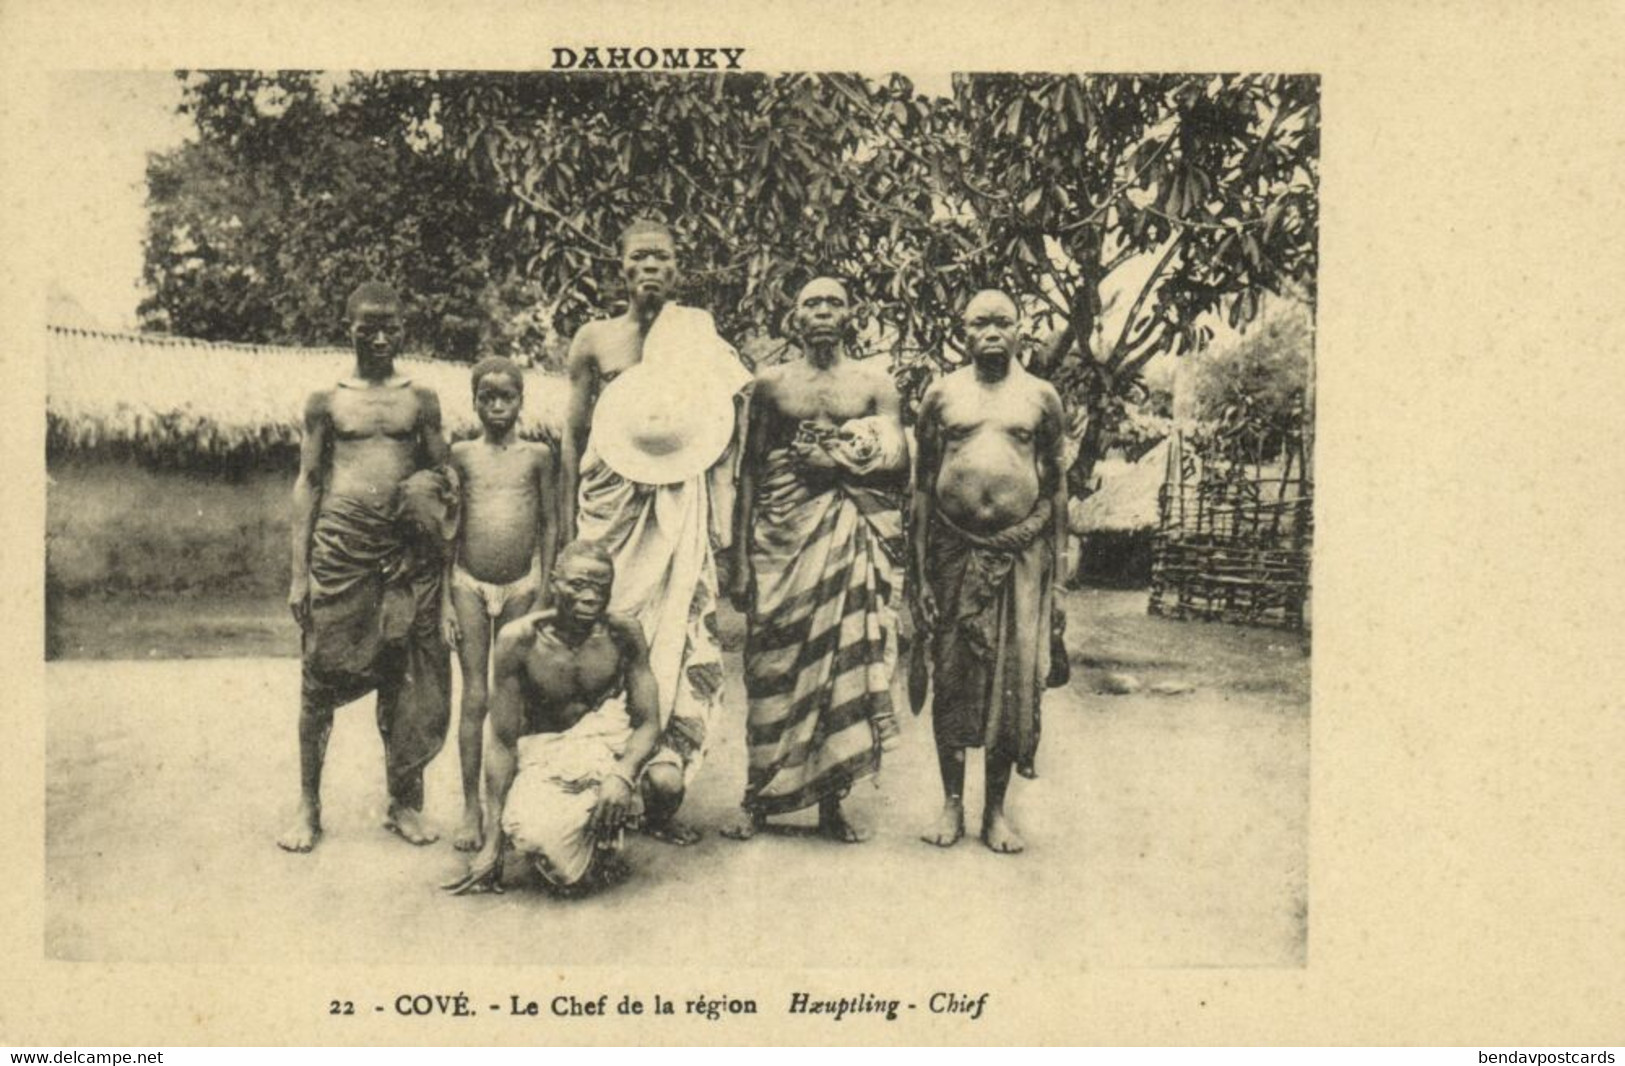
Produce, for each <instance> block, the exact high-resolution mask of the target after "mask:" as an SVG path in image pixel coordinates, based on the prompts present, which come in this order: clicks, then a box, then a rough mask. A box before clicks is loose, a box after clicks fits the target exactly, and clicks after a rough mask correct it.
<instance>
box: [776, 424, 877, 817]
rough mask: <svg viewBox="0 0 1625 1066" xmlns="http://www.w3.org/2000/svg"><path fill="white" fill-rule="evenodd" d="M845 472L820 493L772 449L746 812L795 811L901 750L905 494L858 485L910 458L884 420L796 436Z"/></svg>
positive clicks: (784, 452) (787, 451)
mask: <svg viewBox="0 0 1625 1066" xmlns="http://www.w3.org/2000/svg"><path fill="white" fill-rule="evenodd" d="M797 440H798V441H811V442H815V443H817V444H819V445H821V446H822V447H824V448H825V449H826V450H827V451H828V452H829V453H830V454H831V456H833V457H834V458H835V460H836V462H837V463H838V464H839V466H840V468H841V472H840V473H838V474H837V475H836V476H834V477H832V478H827V479H822V480H821V481H820V482H818V483H817V487H816V489H815V488H814V487H812V486H811V485H810V484H809V480H808V479H807V478H806V477H805V476H804V475H803V474H802V473H801V472H800V471H799V470H798V468H797V464H796V460H795V456H794V449H793V446H784V447H780V448H776V449H773V450H772V451H770V452H769V453H768V455H767V456H766V458H765V460H764V463H763V472H762V477H761V481H760V483H759V484H758V486H757V490H756V504H755V507H754V509H753V514H754V518H753V521H752V525H751V543H750V545H749V550H750V560H751V573H752V575H753V579H754V589H755V604H754V608H753V610H752V611H751V621H750V628H749V631H748V634H747V636H746V640H745V692H746V694H747V696H748V697H749V702H750V708H749V716H748V719H747V724H746V743H747V746H748V748H749V757H750V770H749V776H748V780H747V784H746V791H745V807H746V808H747V809H749V810H751V811H754V812H757V813H760V814H777V813H783V812H787V811H794V810H798V809H800V808H803V807H807V806H810V805H812V804H814V803H817V802H818V801H820V800H822V799H824V798H826V797H829V796H837V795H840V794H842V793H844V792H845V791H846V790H847V788H848V787H850V785H851V784H852V783H853V782H854V781H856V780H858V779H860V778H862V777H864V776H866V775H869V774H872V773H874V772H875V771H876V770H878V769H879V768H880V758H881V752H882V750H884V749H885V748H888V747H890V746H892V745H893V744H894V743H895V741H896V738H897V735H898V729H897V721H896V718H895V717H894V716H893V712H892V700H891V678H892V673H893V671H894V669H895V666H896V660H897V650H896V615H895V612H894V610H893V607H892V603H893V597H894V591H895V589H896V587H897V578H898V564H899V562H900V559H901V555H902V548H903V544H902V540H903V529H902V512H901V508H900V505H899V504H900V501H899V499H898V495H897V490H896V489H895V488H892V489H885V488H878V487H874V486H871V485H866V484H863V483H862V482H860V481H858V480H857V479H856V478H855V477H854V476H853V475H858V474H866V473H869V472H872V471H874V470H876V469H894V468H895V467H896V466H897V465H898V464H899V462H900V461H901V460H902V459H903V458H904V456H905V455H906V444H905V442H904V439H903V437H902V435H901V433H899V432H898V431H897V430H896V427H895V424H894V423H892V422H890V421H889V420H883V419H878V418H859V419H852V420H850V421H848V422H846V423H845V424H843V425H842V426H840V427H829V426H813V425H810V424H808V423H805V422H804V423H802V424H801V426H800V427H798V434H797Z"/></svg>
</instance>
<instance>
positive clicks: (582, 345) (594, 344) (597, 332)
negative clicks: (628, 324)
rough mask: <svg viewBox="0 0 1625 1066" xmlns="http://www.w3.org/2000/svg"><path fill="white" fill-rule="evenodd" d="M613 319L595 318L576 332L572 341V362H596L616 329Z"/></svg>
mask: <svg viewBox="0 0 1625 1066" xmlns="http://www.w3.org/2000/svg"><path fill="white" fill-rule="evenodd" d="M615 321H616V320H615V319H613V318H595V319H593V320H592V321H590V322H583V323H582V324H581V326H580V328H578V329H577V330H576V335H575V336H574V337H573V338H571V340H570V356H569V358H570V361H571V362H572V363H574V362H582V361H587V362H596V361H597V359H598V349H599V348H600V346H602V344H603V343H604V340H605V338H606V337H608V336H609V335H610V334H611V333H612V332H613V331H614V328H615Z"/></svg>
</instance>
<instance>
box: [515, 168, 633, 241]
mask: <svg viewBox="0 0 1625 1066" xmlns="http://www.w3.org/2000/svg"><path fill="white" fill-rule="evenodd" d="M510 187H511V188H512V189H513V194H514V196H515V197H516V198H517V199H518V200H519V201H520V202H521V203H523V204H524V205H525V206H527V207H529V208H530V209H531V210H532V211H536V212H538V213H540V214H544V215H550V216H552V217H553V218H554V219H555V220H557V221H558V223H559V224H560V225H562V226H564V227H566V228H568V229H569V230H571V231H572V232H574V233H575V235H576V236H577V237H579V238H581V240H582V241H584V242H586V243H587V244H588V245H591V246H592V247H593V248H596V249H597V250H598V251H599V253H600V254H601V256H602V257H603V258H605V259H619V258H620V257H621V253H620V252H619V251H617V250H615V249H614V248H611V247H610V246H609V245H607V244H605V243H603V242H602V241H600V240H598V239H597V238H596V237H593V236H591V235H589V234H588V233H586V232H585V231H584V230H582V228H581V227H580V226H577V225H576V224H575V223H574V222H572V221H570V219H568V218H567V217H565V216H564V215H563V214H562V213H560V212H559V211H558V210H556V209H555V208H552V207H549V206H548V205H547V204H544V203H542V202H541V201H540V200H537V199H535V198H534V197H532V196H531V195H530V194H529V193H527V192H525V191H524V190H523V189H521V188H520V187H519V186H518V185H513V184H511V183H510Z"/></svg>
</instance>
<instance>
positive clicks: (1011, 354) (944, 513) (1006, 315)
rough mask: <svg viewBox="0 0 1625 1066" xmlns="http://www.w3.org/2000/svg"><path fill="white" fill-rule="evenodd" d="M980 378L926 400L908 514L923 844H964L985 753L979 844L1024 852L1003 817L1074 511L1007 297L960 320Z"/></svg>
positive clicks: (984, 299) (965, 376) (1047, 405)
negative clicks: (924, 796) (921, 654)
mask: <svg viewBox="0 0 1625 1066" xmlns="http://www.w3.org/2000/svg"><path fill="white" fill-rule="evenodd" d="M964 324H965V342H966V348H967V350H968V352H969V354H970V357H971V365H970V366H968V367H964V368H962V369H960V370H956V371H954V372H953V373H951V374H949V375H947V376H946V377H944V378H943V379H941V380H940V381H938V382H937V383H936V384H934V385H932V386H931V388H930V389H928V390H927V391H926V394H925V398H924V399H923V400H922V401H921V404H920V417H919V424H918V425H917V427H916V430H915V432H916V435H917V440H918V447H919V467H918V469H917V471H916V475H915V489H914V504H913V509H912V511H911V513H910V524H911V527H912V529H911V535H912V539H913V542H914V543H913V552H912V557H913V564H914V566H913V571H912V573H911V575H910V578H909V588H910V590H911V598H912V607H913V610H914V617H915V618H916V619H917V620H918V621H919V622H920V624H921V626H922V628H923V629H924V630H925V632H926V634H927V635H928V636H929V639H930V640H931V641H932V642H933V644H934V652H935V654H934V655H933V661H932V679H931V684H932V692H933V696H932V705H931V716H932V727H933V733H934V734H935V736H936V742H937V761H938V763H939V765H940V767H941V770H942V789H943V793H944V803H943V810H942V816H941V818H940V819H938V821H937V823H936V825H935V826H933V827H932V828H931V830H930V831H928V832H927V833H926V834H925V836H924V838H923V839H925V840H926V841H927V842H928V843H932V844H936V845H938V846H940V847H950V846H952V845H953V844H955V843H957V842H958V841H959V839H960V838H961V837H963V836H964V835H965V807H964V795H965V749H966V748H978V747H981V748H985V749H986V755H985V763H986V770H987V779H986V795H985V798H984V800H983V807H982V841H983V843H985V844H986V845H987V846H988V847H989V848H990V849H992V850H993V851H995V852H999V853H1001V854H1014V853H1015V852H1019V851H1021V850H1022V848H1023V847H1024V846H1025V845H1024V844H1023V842H1022V839H1021V837H1020V835H1018V834H1017V833H1016V830H1015V828H1014V827H1013V826H1012V825H1011V824H1010V820H1009V818H1008V817H1007V816H1006V815H1005V811H1004V798H1005V791H1006V789H1007V788H1008V787H1009V785H1010V771H1011V769H1012V768H1015V769H1017V770H1019V771H1020V772H1021V774H1022V776H1024V777H1033V776H1036V773H1035V770H1034V758H1035V756H1036V754H1037V750H1038V702H1039V696H1040V694H1041V693H1042V692H1043V689H1044V683H1045V679H1046V677H1047V675H1048V673H1049V665H1050V664H1049V656H1050V652H1049V647H1050V644H1049V635H1050V612H1051V610H1052V601H1053V597H1054V587H1055V581H1056V579H1057V577H1058V576H1059V575H1060V573H1061V551H1062V547H1063V545H1064V544H1065V533H1066V527H1065V522H1066V499H1065V491H1066V490H1065V485H1064V479H1063V478H1062V477H1061V458H1062V456H1061V447H1062V434H1061V430H1062V427H1063V425H1064V423H1063V420H1062V409H1061V398H1060V396H1059V395H1058V394H1057V393H1056V391H1055V389H1054V387H1053V386H1051V385H1050V384H1049V383H1048V382H1046V381H1043V380H1041V379H1039V378H1037V377H1034V376H1032V375H1030V374H1028V373H1027V371H1026V370H1025V369H1023V367H1022V366H1021V364H1020V363H1019V362H1017V361H1016V351H1017V348H1018V346H1019V344H1020V336H1019V332H1018V328H1019V325H1020V316H1019V312H1018V311H1017V309H1016V304H1015V301H1014V300H1012V299H1010V297H1009V296H1007V295H1005V294H1004V293H1002V292H997V291H993V290H988V291H984V292H979V293H977V294H976V295H975V296H974V297H972V299H971V301H970V303H969V304H967V305H966V307H965V315H964Z"/></svg>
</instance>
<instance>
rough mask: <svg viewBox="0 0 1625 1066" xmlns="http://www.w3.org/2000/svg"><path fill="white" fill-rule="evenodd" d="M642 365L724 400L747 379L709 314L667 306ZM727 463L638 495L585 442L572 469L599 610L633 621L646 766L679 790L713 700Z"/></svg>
mask: <svg viewBox="0 0 1625 1066" xmlns="http://www.w3.org/2000/svg"><path fill="white" fill-rule="evenodd" d="M643 363H644V364H645V365H647V366H649V367H651V368H662V369H666V370H670V371H673V372H681V373H682V374H684V375H685V376H687V375H702V376H705V377H707V378H710V379H711V380H712V381H713V382H714V383H715V384H716V385H717V386H718V387H719V388H720V389H722V390H723V392H724V394H725V395H728V396H736V395H738V394H739V393H740V392H741V391H742V390H743V389H744V388H745V386H746V385H748V384H749V383H750V380H751V376H750V373H749V372H748V371H747V370H746V369H745V368H744V366H743V365H742V364H741V363H740V361H739V357H738V355H737V354H736V353H735V352H734V350H733V348H732V347H731V346H730V345H729V344H728V343H727V342H726V341H724V340H723V339H722V338H721V337H720V336H718V335H717V332H716V327H715V325H714V324H713V323H712V320H711V316H710V315H709V314H708V313H706V312H704V311H700V310H696V309H694V308H688V307H681V306H678V305H668V306H667V307H665V308H664V309H663V310H662V311H661V312H660V315H659V316H658V317H657V318H656V319H655V321H654V324H653V325H652V326H651V327H650V329H649V333H648V336H646V337H645V338H644V341H643ZM650 400H651V402H658V397H650ZM736 461H737V456H736V455H735V448H734V447H732V446H730V447H729V448H728V450H727V451H726V452H724V454H723V455H722V457H721V458H720V459H718V460H717V462H716V463H714V464H713V465H712V466H711V468H710V469H709V470H707V471H706V472H705V473H703V474H698V475H696V476H694V477H691V478H689V479H688V480H686V481H682V482H678V483H676V484H671V485H644V484H640V483H638V482H634V481H629V480H627V479H626V478H624V477H622V476H621V475H620V474H618V473H616V472H615V471H614V470H612V469H611V468H610V467H609V465H608V464H607V463H605V462H604V460H603V459H602V458H601V457H600V456H599V454H598V452H597V450H596V449H595V448H594V447H593V446H592V444H591V442H590V439H589V443H588V445H587V449H586V452H585V454H583V456H582V459H581V484H580V498H579V501H578V505H579V507H578V512H577V513H578V518H577V536H578V537H580V538H581V539H583V540H590V541H595V542H597V543H598V544H600V545H601V546H603V547H604V548H605V550H607V551H608V552H609V553H610V555H611V557H612V558H613V559H614V561H615V585H614V590H613V592H612V593H611V598H610V606H609V609H610V611H611V612H613V613H616V614H623V615H630V616H631V617H633V618H635V619H637V621H638V624H639V625H640V626H642V628H643V635H644V638H645V639H646V640H647V641H648V644H649V665H650V669H651V670H652V672H653V673H654V678H655V684H656V686H657V687H658V691H659V698H660V724H661V744H660V747H659V749H658V750H657V751H656V753H655V755H654V757H653V758H652V759H651V760H650V763H649V764H650V765H658V764H660V763H670V764H674V765H677V766H679V767H680V768H681V769H682V771H683V775H684V780H685V782H686V781H692V780H693V776H694V774H695V773H696V772H697V771H698V769H699V766H700V762H701V760H702V757H703V755H704V751H705V745H706V739H707V735H708V733H709V725H710V722H711V720H712V716H713V715H714V714H715V713H716V711H717V709H718V707H719V706H720V702H721V696H722V650H721V646H720V644H719V642H718V639H717V624H716V607H717V599H718V596H717V572H716V556H715V549H716V548H717V547H724V546H726V545H727V544H728V542H729V539H730V535H729V534H730V523H731V517H732V512H733V494H734V477H735V473H736Z"/></svg>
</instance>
